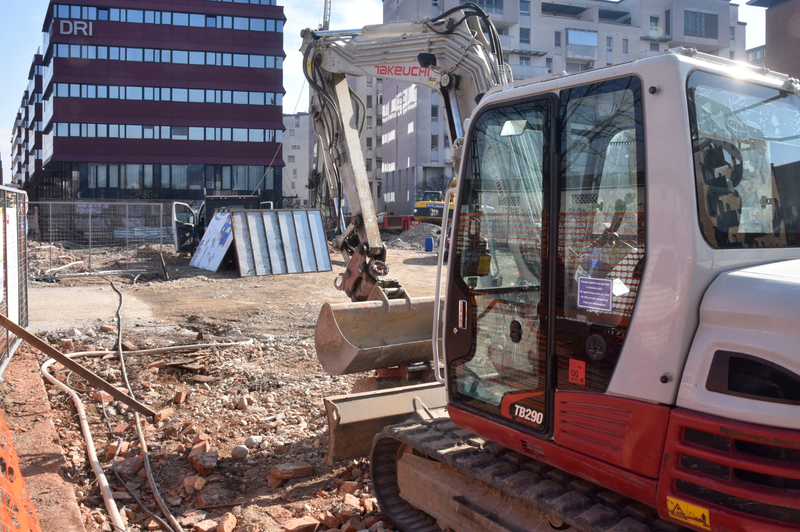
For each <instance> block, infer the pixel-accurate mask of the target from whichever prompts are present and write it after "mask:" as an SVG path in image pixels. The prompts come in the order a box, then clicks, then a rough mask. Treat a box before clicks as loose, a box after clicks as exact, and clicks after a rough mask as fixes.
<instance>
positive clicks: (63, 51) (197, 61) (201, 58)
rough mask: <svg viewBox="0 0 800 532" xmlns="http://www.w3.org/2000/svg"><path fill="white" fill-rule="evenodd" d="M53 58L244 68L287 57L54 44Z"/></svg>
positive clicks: (277, 64) (265, 65)
mask: <svg viewBox="0 0 800 532" xmlns="http://www.w3.org/2000/svg"><path fill="white" fill-rule="evenodd" d="M53 57H60V58H67V59H70V58H71V59H100V60H109V61H132V62H136V63H141V62H145V63H173V64H176V65H205V66H224V67H230V66H233V67H243V68H277V69H282V68H283V57H282V56H275V55H261V54H231V53H223V52H209V51H189V50H159V49H153V48H132V47H124V46H95V45H80V44H63V43H58V44H56V43H54V44H53V46H52V48H51V55H50V56H48V57H47V59H46V60H47V61H49V60H50V59H51V58H53Z"/></svg>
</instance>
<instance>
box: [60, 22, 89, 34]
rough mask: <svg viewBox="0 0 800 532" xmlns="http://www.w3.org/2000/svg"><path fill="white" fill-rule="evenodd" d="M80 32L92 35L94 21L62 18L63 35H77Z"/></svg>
mask: <svg viewBox="0 0 800 532" xmlns="http://www.w3.org/2000/svg"><path fill="white" fill-rule="evenodd" d="M78 32H80V33H83V34H84V35H86V36H87V37H91V36H92V23H91V22H85V21H83V20H75V21H72V20H62V21H61V35H77V34H78Z"/></svg>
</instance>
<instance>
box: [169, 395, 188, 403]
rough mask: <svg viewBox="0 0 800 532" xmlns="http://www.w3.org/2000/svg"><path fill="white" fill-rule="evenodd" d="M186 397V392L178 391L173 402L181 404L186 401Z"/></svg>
mask: <svg viewBox="0 0 800 532" xmlns="http://www.w3.org/2000/svg"><path fill="white" fill-rule="evenodd" d="M186 397H187V395H186V392H178V393H176V394H175V398H174V399H173V400H172V402H173V403H175V404H176V405H179V404H181V403H183V402H184V401H186Z"/></svg>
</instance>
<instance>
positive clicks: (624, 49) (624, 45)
mask: <svg viewBox="0 0 800 532" xmlns="http://www.w3.org/2000/svg"><path fill="white" fill-rule="evenodd" d="M622 60H623V61H627V60H628V39H622Z"/></svg>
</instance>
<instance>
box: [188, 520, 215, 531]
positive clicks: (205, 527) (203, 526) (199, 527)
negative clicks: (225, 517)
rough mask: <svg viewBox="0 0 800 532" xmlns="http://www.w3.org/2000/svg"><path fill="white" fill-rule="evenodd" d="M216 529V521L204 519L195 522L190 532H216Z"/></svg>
mask: <svg viewBox="0 0 800 532" xmlns="http://www.w3.org/2000/svg"><path fill="white" fill-rule="evenodd" d="M216 530H217V522H216V521H212V520H211V519H206V520H205V521H200V522H199V523H195V524H194V527H193V528H192V532H216Z"/></svg>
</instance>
